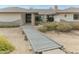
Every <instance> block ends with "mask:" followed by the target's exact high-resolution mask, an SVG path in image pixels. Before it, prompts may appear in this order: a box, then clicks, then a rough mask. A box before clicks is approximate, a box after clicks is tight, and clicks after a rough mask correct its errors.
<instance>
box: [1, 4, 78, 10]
mask: <svg viewBox="0 0 79 59" xmlns="http://www.w3.org/2000/svg"><path fill="white" fill-rule="evenodd" d="M6 7H21V8H37V9H49V8H53V5H0V9H1V8H6ZM58 7H59V9H65V8H69V7H79V5H58Z"/></svg>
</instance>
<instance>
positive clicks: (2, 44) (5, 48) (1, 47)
mask: <svg viewBox="0 0 79 59" xmlns="http://www.w3.org/2000/svg"><path fill="white" fill-rule="evenodd" d="M14 49H15V48H14V47H13V46H12V45H11V44H10V43H9V42H8V41H7V39H6V38H5V37H4V36H0V54H3V53H10V52H12V51H13V50H14Z"/></svg>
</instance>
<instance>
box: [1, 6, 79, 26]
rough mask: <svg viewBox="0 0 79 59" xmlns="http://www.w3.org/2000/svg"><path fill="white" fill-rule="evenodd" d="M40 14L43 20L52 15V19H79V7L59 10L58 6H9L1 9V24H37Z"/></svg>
mask: <svg viewBox="0 0 79 59" xmlns="http://www.w3.org/2000/svg"><path fill="white" fill-rule="evenodd" d="M36 16H40V17H41V18H42V19H43V21H47V20H48V19H49V18H50V17H51V18H52V21H57V22H59V21H61V20H65V21H78V20H79V8H72V7H71V8H67V9H64V10H59V9H58V6H55V7H54V9H53V8H50V9H32V8H30V9H24V8H19V7H8V8H3V9H0V25H24V24H27V23H31V24H32V25H35V17H36Z"/></svg>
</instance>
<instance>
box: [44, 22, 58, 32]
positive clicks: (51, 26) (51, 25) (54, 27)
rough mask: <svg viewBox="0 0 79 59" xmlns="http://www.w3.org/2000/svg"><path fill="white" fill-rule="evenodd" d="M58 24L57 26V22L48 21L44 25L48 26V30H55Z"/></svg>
mask: <svg viewBox="0 0 79 59" xmlns="http://www.w3.org/2000/svg"><path fill="white" fill-rule="evenodd" d="M56 26H57V23H56V22H52V23H47V24H45V25H44V27H46V28H47V30H48V31H51V30H55V29H56Z"/></svg>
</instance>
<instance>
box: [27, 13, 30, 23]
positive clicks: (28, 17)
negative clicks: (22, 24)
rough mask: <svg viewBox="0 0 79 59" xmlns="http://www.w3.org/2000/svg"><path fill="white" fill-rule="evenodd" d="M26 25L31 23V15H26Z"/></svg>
mask: <svg viewBox="0 0 79 59" xmlns="http://www.w3.org/2000/svg"><path fill="white" fill-rule="evenodd" d="M26 23H31V14H30V13H28V14H26Z"/></svg>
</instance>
